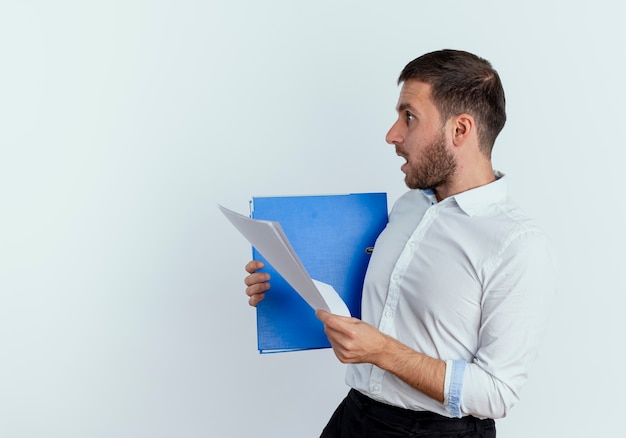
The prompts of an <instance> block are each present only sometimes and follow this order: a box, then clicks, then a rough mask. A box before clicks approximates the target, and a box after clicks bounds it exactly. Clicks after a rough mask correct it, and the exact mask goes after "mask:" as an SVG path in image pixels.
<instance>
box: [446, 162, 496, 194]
mask: <svg viewBox="0 0 626 438" xmlns="http://www.w3.org/2000/svg"><path fill="white" fill-rule="evenodd" d="M495 180H496V177H495V175H494V171H493V166H492V165H491V160H481V162H480V163H474V164H472V165H471V166H459V167H458V168H457V170H456V171H455V173H454V174H453V175H451V176H450V179H449V180H448V181H447V182H446V183H445V184H442V185H441V186H438V187H435V196H436V197H437V201H442V200H444V199H445V198H449V197H450V196H454V195H458V194H459V193H463V192H466V191H468V190H471V189H475V188H477V187H481V186H484V185H487V184H489V183H492V182H494V181H495Z"/></svg>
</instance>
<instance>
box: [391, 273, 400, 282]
mask: <svg viewBox="0 0 626 438" xmlns="http://www.w3.org/2000/svg"><path fill="white" fill-rule="evenodd" d="M399 278H400V275H398V273H394V274H393V275H392V276H391V279H392V280H393V281H398V279H399Z"/></svg>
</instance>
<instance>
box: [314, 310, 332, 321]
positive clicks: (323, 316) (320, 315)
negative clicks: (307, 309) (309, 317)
mask: <svg viewBox="0 0 626 438" xmlns="http://www.w3.org/2000/svg"><path fill="white" fill-rule="evenodd" d="M315 316H317V319H319V320H320V321H322V322H324V321H326V320H327V319H328V317H329V316H330V313H328V312H327V311H325V310H323V309H317V310H316V311H315Z"/></svg>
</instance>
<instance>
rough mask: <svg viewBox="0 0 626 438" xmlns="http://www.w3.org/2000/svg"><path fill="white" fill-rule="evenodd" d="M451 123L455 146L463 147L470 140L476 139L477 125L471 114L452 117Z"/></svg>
mask: <svg viewBox="0 0 626 438" xmlns="http://www.w3.org/2000/svg"><path fill="white" fill-rule="evenodd" d="M450 121H451V122H452V126H451V128H452V142H453V144H454V146H463V145H464V144H466V143H467V141H468V140H469V139H470V138H472V137H476V123H475V122H474V118H473V117H472V116H470V115H469V114H459V115H458V116H455V117H452V119H451V120H450Z"/></svg>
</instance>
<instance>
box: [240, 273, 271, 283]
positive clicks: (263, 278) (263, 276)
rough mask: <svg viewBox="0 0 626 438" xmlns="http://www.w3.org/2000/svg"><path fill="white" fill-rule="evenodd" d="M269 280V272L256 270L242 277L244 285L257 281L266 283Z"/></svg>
mask: <svg viewBox="0 0 626 438" xmlns="http://www.w3.org/2000/svg"><path fill="white" fill-rule="evenodd" d="M269 280H270V274H268V273H267V272H256V273H254V274H250V275H248V276H247V277H246V278H244V279H243V282H244V283H245V285H246V286H252V285H255V284H258V283H266V282H268V281H269Z"/></svg>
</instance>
